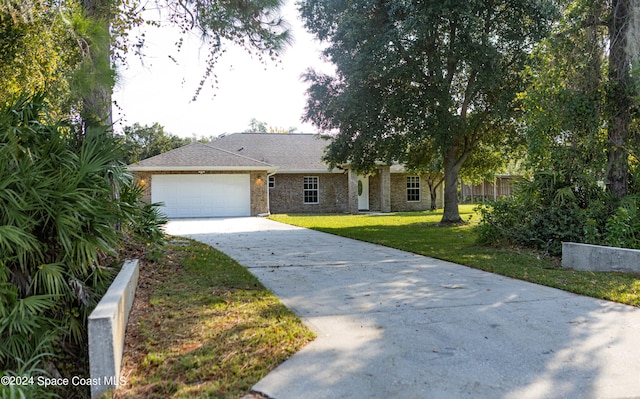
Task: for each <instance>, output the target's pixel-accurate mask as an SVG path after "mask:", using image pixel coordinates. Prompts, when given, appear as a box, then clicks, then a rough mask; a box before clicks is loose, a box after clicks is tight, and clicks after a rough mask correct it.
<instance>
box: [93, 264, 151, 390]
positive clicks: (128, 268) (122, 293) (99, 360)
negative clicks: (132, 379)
mask: <svg viewBox="0 0 640 399" xmlns="http://www.w3.org/2000/svg"><path fill="white" fill-rule="evenodd" d="M139 275H140V269H139V266H138V260H137V259H134V260H126V261H125V262H124V265H123V266H122V269H121V270H120V273H118V275H117V276H116V278H115V279H114V280H113V283H111V286H110V287H109V289H108V290H107V292H106V294H105V295H104V297H102V300H100V302H99V303H98V306H96V308H95V309H94V310H93V312H91V314H90V315H89V325H88V330H89V369H90V374H91V397H92V398H96V397H98V396H100V395H101V394H102V393H104V392H106V391H108V390H109V389H114V388H116V387H117V386H118V385H119V384H120V382H121V381H120V379H121V378H120V367H121V363H122V355H123V351H124V336H125V330H126V328H127V320H128V319H129V312H130V311H131V306H132V305H133V299H134V297H135V293H136V288H137V286H138V277H139Z"/></svg>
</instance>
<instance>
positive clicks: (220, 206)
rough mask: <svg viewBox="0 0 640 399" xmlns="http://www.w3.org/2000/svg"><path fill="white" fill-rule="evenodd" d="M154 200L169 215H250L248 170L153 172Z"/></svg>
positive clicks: (152, 187)
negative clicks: (227, 173)
mask: <svg viewBox="0 0 640 399" xmlns="http://www.w3.org/2000/svg"><path fill="white" fill-rule="evenodd" d="M151 201H152V202H163V203H164V207H162V210H163V212H164V213H165V214H166V215H167V216H168V217H170V218H178V217H215V216H250V215H251V194H250V179H249V175H248V174H237V175H153V176H152V178H151Z"/></svg>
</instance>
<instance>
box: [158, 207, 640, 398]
mask: <svg viewBox="0 0 640 399" xmlns="http://www.w3.org/2000/svg"><path fill="white" fill-rule="evenodd" d="M167 231H168V233H170V234H174V235H182V236H188V237H191V238H194V239H196V240H199V241H201V242H204V243H207V244H210V245H212V246H214V247H216V248H217V249H219V250H221V251H223V252H225V253H226V254H228V255H230V256H231V257H233V258H234V259H236V260H237V261H238V262H239V263H241V264H243V265H245V266H246V267H248V268H249V270H251V272H252V273H253V274H255V275H256V276H257V277H258V278H259V279H260V281H262V283H263V284H264V285H265V286H266V287H268V288H269V289H270V290H271V291H273V292H274V293H275V294H276V295H277V296H278V297H279V298H280V299H281V301H282V302H283V303H284V304H285V305H286V306H288V307H289V308H290V309H292V310H293V311H295V312H296V313H297V314H298V315H299V316H300V317H301V318H302V319H303V320H304V322H305V323H307V324H308V325H309V326H310V327H311V328H312V329H313V330H315V331H316V332H317V334H318V338H317V339H316V340H315V341H314V342H313V343H311V344H309V345H308V346H306V347H305V348H304V349H303V350H301V351H300V352H299V353H297V354H296V355H294V356H293V357H292V358H290V359H289V360H288V361H286V362H285V363H283V364H282V365H281V366H280V367H278V368H277V369H276V370H274V371H273V372H272V373H270V374H269V375H268V376H266V377H265V378H264V379H263V380H261V381H260V382H258V384H256V386H255V387H254V390H256V391H258V392H261V393H264V394H266V395H267V396H269V397H272V398H275V399H301V398H308V399H314V398H327V399H338V398H366V399H372V398H380V399H383V398H385V399H386V398H403V399H407V398H421V399H422V398H463V397H469V398H545V399H547V398H631V397H640V309H637V308H634V307H630V306H624V305H619V304H616V303H612V302H607V301H602V300H596V299H591V298H586V297H582V296H578V295H573V294H569V293H566V292H564V291H560V290H556V289H553V288H548V287H543V286H539V285H536V284H530V283H526V282H522V281H518V280H513V279H510V278H506V277H502V276H498V275H494V274H490V273H485V272H481V271H478V270H474V269H471V268H468V267H465V266H460V265H456V264H453V263H449V262H444V261H440V260H435V259H432V258H428V257H424V256H418V255H414V254H411V253H407V252H403V251H399V250H395V249H390V248H386V247H382V246H378V245H373V244H367V243H363V242H360V241H355V240H349V239H345V238H340V237H337V236H333V235H329V234H325V233H320V232H315V231H311V230H307V229H302V228H298V227H292V226H288V225H284V224H280V223H277V222H273V221H270V220H267V219H261V218H237V219H209V220H176V221H171V222H170V223H169V224H168V226H167Z"/></svg>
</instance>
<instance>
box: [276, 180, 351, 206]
mask: <svg viewBox="0 0 640 399" xmlns="http://www.w3.org/2000/svg"><path fill="white" fill-rule="evenodd" d="M305 176H317V177H318V191H319V196H318V201H319V203H318V204H305V203H304V197H303V182H304V177H305ZM274 178H275V186H274V187H273V188H270V189H269V202H270V203H271V213H346V212H349V207H348V196H349V194H348V188H347V187H348V177H347V174H343V173H308V174H302V173H300V174H298V173H295V174H294V173H291V174H276V175H275V176H274Z"/></svg>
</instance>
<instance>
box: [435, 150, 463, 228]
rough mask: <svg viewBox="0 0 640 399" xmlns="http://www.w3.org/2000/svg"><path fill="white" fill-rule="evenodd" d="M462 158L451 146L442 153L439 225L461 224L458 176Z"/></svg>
mask: <svg viewBox="0 0 640 399" xmlns="http://www.w3.org/2000/svg"><path fill="white" fill-rule="evenodd" d="M464 158H466V157H462V158H459V157H458V147H457V146H455V145H452V146H451V147H450V148H449V149H447V150H446V151H445V153H444V157H443V160H444V162H443V164H444V213H443V214H442V220H441V221H440V223H444V224H449V223H461V222H462V218H461V217H460V212H459V211H458V176H459V173H460V167H461V166H462V163H463V162H464Z"/></svg>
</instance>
